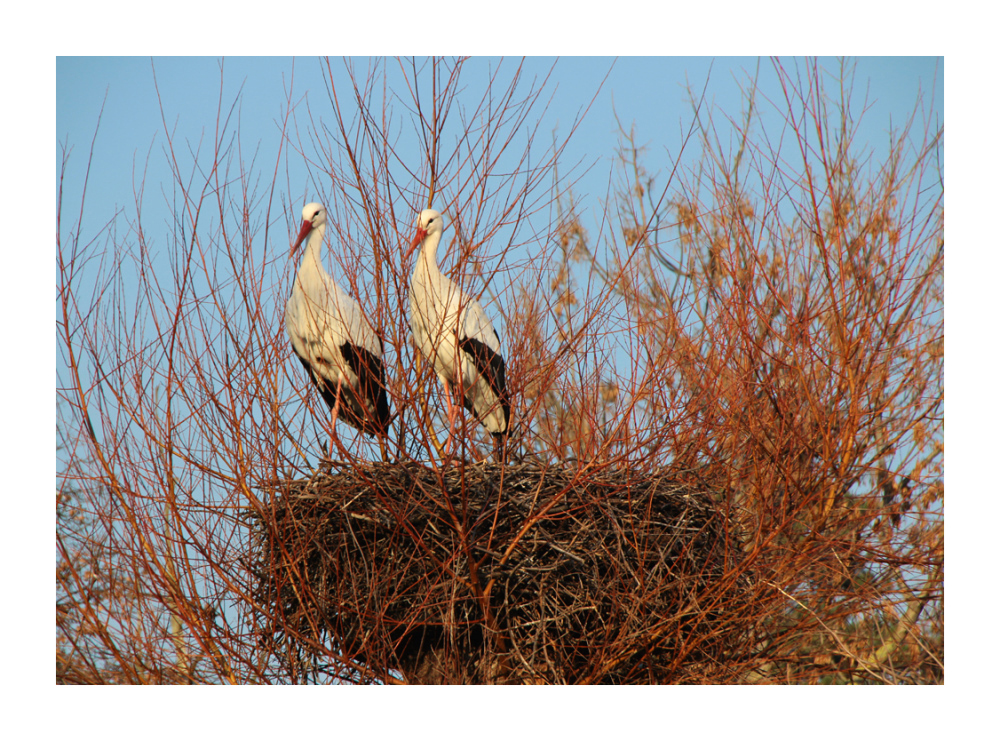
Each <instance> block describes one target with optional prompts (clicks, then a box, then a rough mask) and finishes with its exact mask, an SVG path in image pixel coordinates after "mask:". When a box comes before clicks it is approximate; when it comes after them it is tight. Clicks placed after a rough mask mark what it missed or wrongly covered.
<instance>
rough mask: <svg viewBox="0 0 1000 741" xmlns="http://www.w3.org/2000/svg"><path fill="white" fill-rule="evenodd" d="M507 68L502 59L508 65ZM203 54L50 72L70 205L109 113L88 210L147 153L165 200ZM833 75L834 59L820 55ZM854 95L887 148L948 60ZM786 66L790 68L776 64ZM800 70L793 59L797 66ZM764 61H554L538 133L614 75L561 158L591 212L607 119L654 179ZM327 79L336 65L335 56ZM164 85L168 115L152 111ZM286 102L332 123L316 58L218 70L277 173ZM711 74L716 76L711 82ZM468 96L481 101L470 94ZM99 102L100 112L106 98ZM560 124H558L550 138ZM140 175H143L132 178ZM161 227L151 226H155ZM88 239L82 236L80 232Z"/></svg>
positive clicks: (882, 64)
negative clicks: (684, 139)
mask: <svg viewBox="0 0 1000 741" xmlns="http://www.w3.org/2000/svg"><path fill="white" fill-rule="evenodd" d="M496 61H497V60H496V59H488V58H483V59H477V60H475V61H474V62H473V64H471V65H469V66H468V67H467V69H466V70H465V71H464V72H463V80H465V79H467V80H468V82H467V83H466V84H467V85H469V86H470V88H471V87H474V86H475V84H476V74H475V73H476V72H481V73H485V71H486V69H487V68H488V66H489V65H490V64H493V65H495V64H496ZM512 61H515V60H507V62H506V63H507V64H510V62H512ZM553 61H554V59H553V58H545V57H534V58H529V59H528V60H527V62H526V64H525V76H526V77H529V78H530V77H532V76H533V75H538V76H539V78H541V77H543V76H544V75H545V74H546V73H547V71H548V70H549V68H550V67H551V66H552V63H553ZM222 62H223V60H220V59H218V58H208V57H166V58H154V59H152V60H151V59H149V58H145V57H111V58H108V57H60V58H58V59H57V63H56V138H57V168H58V156H59V151H58V147H59V144H62V143H66V142H68V143H69V145H70V146H72V147H73V155H72V159H71V161H70V165H69V171H68V177H67V186H68V193H67V199H68V203H76V202H77V200H76V199H74V197H73V196H74V195H75V194H76V192H78V191H74V188H78V187H79V183H80V182H81V180H82V176H83V169H84V166H85V161H86V151H87V148H88V147H89V145H90V141H91V138H92V136H93V133H94V130H95V127H96V123H97V118H98V114H99V112H100V110H101V106H102V103H103V104H104V116H103V118H102V120H101V127H100V131H99V133H98V136H97V140H96V144H95V149H94V155H95V156H94V165H93V168H92V170H91V177H90V185H89V189H88V196H87V201H88V213H89V214H90V215H91V216H92V217H93V218H94V219H95V221H94V224H98V223H104V221H105V220H106V219H107V218H108V217H109V216H110V214H111V213H112V212H113V210H114V209H115V207H116V206H119V207H120V206H123V205H127V204H130V203H131V202H132V200H133V179H134V180H135V181H136V182H138V181H139V180H140V179H141V175H142V172H143V167H144V166H145V163H146V159H147V155H148V156H149V163H150V171H149V172H150V174H151V177H149V178H148V180H150V181H151V182H150V183H147V207H148V208H152V209H155V208H157V207H158V205H159V203H160V202H161V201H160V199H158V198H155V197H153V198H151V197H150V196H155V194H156V191H157V189H156V188H152V187H150V185H152V184H155V183H157V182H159V181H164V182H165V181H167V179H168V177H169V175H168V173H167V172H166V170H165V169H163V166H164V155H163V147H164V144H165V142H166V137H165V133H164V126H165V125H166V127H167V128H168V129H169V130H170V131H171V132H172V133H173V134H174V141H175V142H179V143H184V142H188V143H190V144H191V145H192V146H195V145H196V144H197V142H198V141H199V139H201V138H202V137H203V136H204V137H208V140H209V141H210V140H211V139H210V137H211V136H212V133H213V129H214V126H215V120H216V114H217V110H218V105H219V100H220V90H219V85H220V63H222ZM822 62H823V64H824V65H826V66H828V67H829V68H830V69H831V70H832V71H835V70H836V64H837V63H836V60H834V59H823V60H822ZM856 62H857V66H856V69H855V86H854V87H855V90H854V97H855V101H856V107H857V109H858V110H860V102H861V100H862V99H863V98H864V97H867V99H868V101H869V104H870V106H869V109H868V111H867V112H866V114H865V116H864V118H863V120H862V124H861V127H860V135H861V137H863V138H864V139H865V140H867V141H868V142H869V143H870V144H872V145H880V144H883V145H884V143H885V142H886V141H887V131H888V129H889V128H890V124H892V125H896V126H898V125H900V124H902V122H903V121H905V119H906V118H907V117H908V116H909V114H910V113H911V112H912V109H913V105H914V102H915V101H916V100H917V97H918V92H919V91H923V93H924V104H925V105H926V106H928V107H930V106H933V109H934V112H936V113H938V114H939V115H940V116H941V117H942V118H943V100H944V97H943V90H944V75H943V62H942V60H941V59H940V58H935V57H906V58H899V57H863V58H859V59H857V60H856ZM783 63H784V64H785V65H786V66H793V65H794V64H795V63H796V61H795V60H783ZM799 63H800V64H801V60H799ZM757 64H758V59H757V58H753V57H745V58H735V57H734V58H729V57H723V58H715V59H712V58H708V57H695V58H675V57H625V58H619V59H617V60H614V59H612V58H608V57H602V58H591V57H572V58H564V59H560V60H558V62H557V63H556V66H555V70H554V73H553V76H552V79H551V82H550V84H549V86H548V88H547V89H550V90H554V97H553V100H552V104H551V106H550V107H549V110H548V112H547V115H546V118H545V124H543V126H542V127H541V131H543V132H546V133H548V132H550V131H552V130H553V129H557V130H558V133H559V134H560V136H565V134H566V133H567V132H568V130H569V126H570V125H571V123H572V121H573V120H575V119H576V118H577V116H578V115H579V113H580V112H581V110H582V108H583V107H584V106H586V104H587V103H588V102H589V101H590V99H591V98H592V97H593V95H594V93H595V92H596V90H597V87H598V85H599V83H600V81H601V79H602V78H603V77H604V76H605V74H607V75H608V78H607V82H606V83H605V84H604V87H603V88H602V90H601V92H600V94H599V95H598V97H597V99H596V101H595V102H594V104H593V106H592V108H591V110H590V112H589V113H588V115H587V116H586V118H585V119H584V121H583V124H582V125H581V127H580V128H579V130H578V131H577V132H576V134H575V135H574V137H573V139H572V142H571V146H570V147H569V149H568V151H567V156H566V157H565V158H564V161H565V162H569V163H574V162H582V163H584V164H585V165H591V164H595V166H594V167H593V168H592V169H591V170H590V171H589V173H588V176H587V178H586V179H585V180H584V181H583V182H582V183H581V185H580V187H579V188H578V190H579V191H580V193H581V194H582V195H583V196H584V199H585V200H584V204H583V205H584V206H585V207H591V208H594V207H597V206H599V199H600V198H601V197H602V196H603V195H604V193H605V192H606V190H607V186H608V178H609V172H610V167H609V165H610V161H609V160H610V157H611V156H612V154H613V152H614V149H615V146H616V144H617V142H618V132H617V123H616V121H615V118H614V113H615V112H616V111H617V113H618V116H619V118H620V119H621V121H622V122H623V123H625V124H626V125H631V124H634V125H635V130H636V133H637V137H638V141H639V142H641V143H644V144H646V145H647V146H648V159H647V163H646V165H647V169H648V170H650V171H651V172H656V171H657V170H660V169H662V168H666V167H667V166H668V165H669V163H670V157H669V153H670V152H676V151H677V149H678V148H679V145H680V140H681V139H680V137H681V131H682V129H683V127H684V126H685V125H686V123H687V122H688V121H690V118H691V115H690V112H691V108H690V105H689V102H688V100H689V96H688V93H687V90H686V89H685V85H686V84H690V86H691V87H692V88H693V89H695V90H696V91H700V90H701V89H702V87H703V86H704V84H705V81H706V79H708V80H709V85H708V88H707V100H708V102H710V103H713V104H714V105H716V106H717V107H718V108H719V109H720V110H722V111H725V112H727V113H731V114H732V115H738V114H739V113H740V111H741V94H740V85H741V84H742V85H744V86H745V85H746V82H747V80H748V76H749V75H752V74H753V72H754V70H755V68H756V66H757ZM332 67H333V69H334V72H335V73H339V72H340V70H341V69H342V64H341V63H340V60H334V61H333V64H332ZM154 68H155V74H156V85H157V86H158V87H159V93H160V99H161V101H162V104H163V117H162V118H161V111H160V106H159V104H158V102H157V90H156V87H155V86H154V75H153V70H154ZM760 68H761V72H762V78H761V79H762V85H761V87H762V90H763V91H764V92H765V94H767V95H774V96H777V95H780V90H778V88H777V86H776V84H775V76H774V74H773V71H772V70H771V63H770V61H769V60H767V59H763V60H760ZM293 70H294V85H293V99H294V100H300V99H302V98H303V96H305V98H306V99H307V100H308V101H309V104H310V107H311V108H312V109H313V110H314V111H319V112H320V115H321V116H322V115H323V114H324V113H326V114H327V115H326V116H325V120H329V118H330V116H329V114H328V111H329V103H328V102H327V101H326V100H325V86H324V83H323V79H322V73H321V64H320V62H319V61H318V60H317V59H315V58H300V59H296V60H294V63H293V60H292V59H291V58H287V57H264V58H256V57H237V58H227V59H225V60H224V74H223V75H222V77H223V78H224V85H223V90H222V99H223V101H224V104H225V105H226V106H228V105H229V104H231V102H232V101H233V99H234V98H235V96H236V93H237V92H238V90H239V89H240V87H241V86H242V92H241V94H240V105H239V131H240V139H241V144H242V147H243V151H244V152H252V151H254V149H255V148H256V147H257V146H258V145H259V147H260V149H259V155H258V156H259V161H260V162H263V163H268V162H270V163H273V161H274V155H275V154H276V152H277V146H278V143H279V141H280V134H279V130H278V126H279V122H280V121H281V118H282V115H283V111H284V108H285V99H286V93H285V90H286V86H287V85H288V84H289V82H290V81H291V80H292V79H293V76H292V73H293ZM709 75H710V76H709ZM471 92H472V94H473V95H476V94H478V93H477V91H471ZM105 96H107V97H106V102H105ZM557 127H558V128H557ZM296 164H297V163H296V162H295V161H294V157H292V158H290V161H289V167H290V173H291V174H290V175H289V182H292V181H293V180H294V179H295V175H296V170H295V167H296ZM134 173H138V175H137V176H135V177H134ZM301 179H302V184H301V186H298V184H297V183H295V184H294V185H295V186H296V187H301V188H302V190H299V191H296V192H294V193H293V194H292V197H291V200H292V201H293V202H294V201H298V200H301V197H300V194H301V193H303V192H305V190H306V189H308V184H307V182H306V179H305V176H304V174H303V175H302V178H301ZM149 223H155V222H149ZM85 231H86V230H85Z"/></svg>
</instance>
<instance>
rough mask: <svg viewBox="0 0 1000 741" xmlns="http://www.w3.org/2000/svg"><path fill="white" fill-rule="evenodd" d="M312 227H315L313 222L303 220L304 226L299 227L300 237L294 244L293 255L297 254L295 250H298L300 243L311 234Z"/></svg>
mask: <svg viewBox="0 0 1000 741" xmlns="http://www.w3.org/2000/svg"><path fill="white" fill-rule="evenodd" d="M312 229H313V225H312V224H311V223H309V222H308V221H303V222H302V228H301V229H299V236H298V239H296V240H295V244H293V245H292V254H293V255H294V254H295V250H297V249H298V248H299V245H301V244H302V240H304V239H305V238H306V237H308V236H309V232H311V231H312Z"/></svg>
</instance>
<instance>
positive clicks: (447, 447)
mask: <svg viewBox="0 0 1000 741" xmlns="http://www.w3.org/2000/svg"><path fill="white" fill-rule="evenodd" d="M444 400H445V403H446V404H447V405H448V439H447V440H446V441H445V443H444V454H445V456H446V457H448V458H450V457H451V455H452V454H451V447H452V444H453V443H452V437H453V436H454V434H455V416H456V412H457V409H456V407H455V405H454V404H453V403H452V402H451V388H449V387H447V386H446V387H445V394H444Z"/></svg>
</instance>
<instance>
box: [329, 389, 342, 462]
mask: <svg viewBox="0 0 1000 741" xmlns="http://www.w3.org/2000/svg"><path fill="white" fill-rule="evenodd" d="M340 383H341V382H340V381H337V393H336V396H335V397H334V402H333V409H332V411H331V412H330V460H331V461H332V460H333V436H334V435H336V434H337V433H336V432H335V430H336V425H337V412H339V411H340Z"/></svg>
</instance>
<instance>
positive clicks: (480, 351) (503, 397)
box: [458, 330, 510, 434]
mask: <svg viewBox="0 0 1000 741" xmlns="http://www.w3.org/2000/svg"><path fill="white" fill-rule="evenodd" d="M493 335H494V336H495V337H496V330H494V332H493ZM499 343H500V338H499V337H497V344H499ZM458 348H459V350H461V351H462V352H464V353H465V354H467V355H468V356H469V357H471V358H472V362H473V363H475V365H476V370H477V371H478V372H479V375H480V376H482V377H483V378H485V379H486V383H488V384H489V386H490V388H491V389H493V393H494V394H496V395H497V398H498V399H500V407H501V408H502V409H503V421H504V427H507V425H508V424H510V400H509V399H508V397H507V369H506V366H505V365H504V362H503V357H502V356H501V355H500V353H498V352H496V351H495V350H494V349H493V348H491V347H490V346H489V345H487V344H486V343H485V342H482V341H480V340H477V339H476V338H475V337H463V338H462V339H460V340H459V341H458ZM462 402H463V404H464V406H465V408H466V409H468V410H469V411H470V412H472V413H473V414H476V410H475V409H473V408H472V403H471V402H470V401H469V397H468V395H466V397H465V398H464V399H463V400H462ZM477 416H478V414H477ZM496 434H503V433H496Z"/></svg>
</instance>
